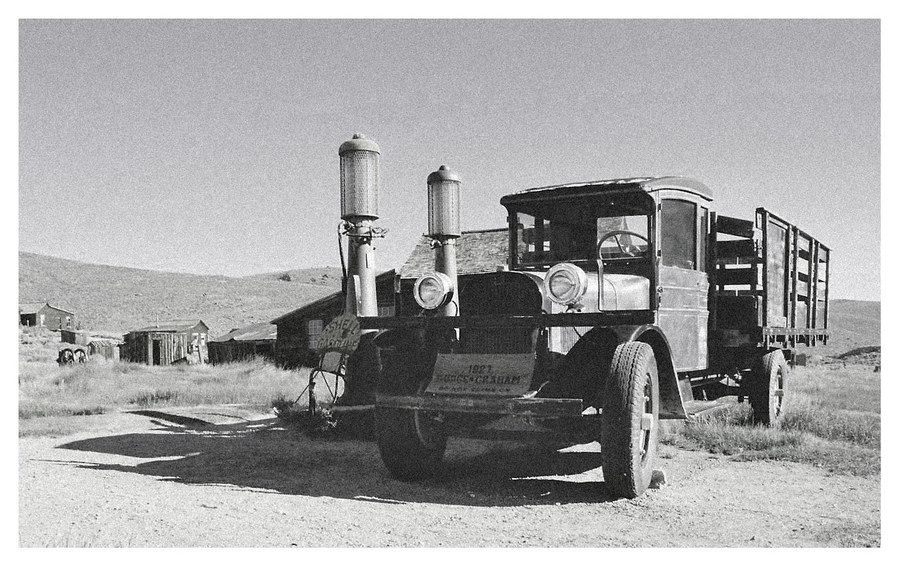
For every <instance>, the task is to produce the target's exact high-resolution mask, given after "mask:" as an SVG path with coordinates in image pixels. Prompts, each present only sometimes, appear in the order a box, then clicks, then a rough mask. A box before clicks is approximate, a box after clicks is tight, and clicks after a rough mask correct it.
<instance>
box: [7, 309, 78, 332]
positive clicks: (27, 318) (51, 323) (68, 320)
mask: <svg viewBox="0 0 900 567" xmlns="http://www.w3.org/2000/svg"><path fill="white" fill-rule="evenodd" d="M19 324H20V325H24V326H26V327H45V328H47V329H50V330H51V331H58V330H60V329H72V328H73V327H74V325H75V313H73V312H72V311H69V310H67V309H63V308H61V307H56V306H54V305H50V304H49V303H46V302H44V303H21V304H19Z"/></svg>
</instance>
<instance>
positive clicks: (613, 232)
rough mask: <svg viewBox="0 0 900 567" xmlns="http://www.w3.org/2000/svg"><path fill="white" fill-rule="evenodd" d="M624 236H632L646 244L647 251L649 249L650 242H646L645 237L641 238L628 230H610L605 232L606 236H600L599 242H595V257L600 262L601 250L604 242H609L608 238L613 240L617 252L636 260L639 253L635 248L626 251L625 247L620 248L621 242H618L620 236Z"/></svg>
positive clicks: (641, 236)
mask: <svg viewBox="0 0 900 567" xmlns="http://www.w3.org/2000/svg"><path fill="white" fill-rule="evenodd" d="M625 235H628V236H634V237H636V238H639V239H641V240H643V241H644V242H646V243H647V248H648V249H649V248H650V241H649V240H647V237H646V236H643V235H641V234H638V233H636V232H632V231H630V230H611V231H609V232H607V233H606V234H604V235H603V236H601V237H600V240H598V241H597V257H598V258H600V259H601V260H602V259H603V254H602V253H601V248H602V247H603V243H604V242H606V241H607V240H609V239H610V238H615V240H616V246H617V247H618V248H619V252H621V253H622V254H623V255H625V256H628V257H630V258H636V257H637V256H638V254H639V253H640V250H639V249H638V248H637V246H634V247H630V249H628V250H626V248H625V246H622V242H621V241H620V240H619V237H620V236H625Z"/></svg>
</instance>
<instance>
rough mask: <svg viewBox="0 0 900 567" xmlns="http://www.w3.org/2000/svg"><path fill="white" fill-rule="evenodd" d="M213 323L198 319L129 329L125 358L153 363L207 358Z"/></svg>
mask: <svg viewBox="0 0 900 567" xmlns="http://www.w3.org/2000/svg"><path fill="white" fill-rule="evenodd" d="M208 339H209V326H208V325H207V324H206V323H204V322H203V321H200V320H197V319H191V320H182V321H167V322H164V323H162V322H161V323H158V324H156V325H153V326H150V327H144V328H142V329H137V330H134V331H129V332H128V333H127V334H126V335H125V344H124V345H123V347H122V351H121V354H122V358H123V359H124V360H127V361H129V362H138V363H142V364H148V365H152V366H158V365H167V364H173V363H176V362H177V363H188V364H198V363H199V364H203V363H205V362H206V361H207V358H208V355H207V342H208Z"/></svg>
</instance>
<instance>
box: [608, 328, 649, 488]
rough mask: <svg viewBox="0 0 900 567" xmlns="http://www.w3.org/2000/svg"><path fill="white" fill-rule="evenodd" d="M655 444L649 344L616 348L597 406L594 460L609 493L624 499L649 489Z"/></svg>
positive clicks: (635, 343) (624, 344)
mask: <svg viewBox="0 0 900 567" xmlns="http://www.w3.org/2000/svg"><path fill="white" fill-rule="evenodd" d="M658 443H659V373H658V371H657V367H656V357H655V356H654V354H653V349H652V348H651V347H650V345H648V344H646V343H641V342H635V341H631V342H627V343H623V344H621V345H619V346H618V347H616V350H615V353H614V354H613V359H612V365H611V367H610V375H609V379H608V380H607V381H606V390H605V395H604V403H603V414H602V422H601V430H600V457H601V460H602V463H603V478H604V479H605V481H606V484H607V486H609V488H610V490H611V491H612V492H613V493H614V494H616V495H618V496H624V497H625V498H635V497H637V496H640V495H641V494H643V492H644V491H645V490H646V489H647V487H648V486H649V485H650V478H651V477H652V475H653V463H654V461H655V459H656V448H657V445H658Z"/></svg>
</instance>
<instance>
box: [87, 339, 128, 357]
mask: <svg viewBox="0 0 900 567" xmlns="http://www.w3.org/2000/svg"><path fill="white" fill-rule="evenodd" d="M121 344H122V343H121V342H119V341H117V340H115V339H106V338H96V339H91V340H90V342H88V344H87V347H88V353H89V354H90V355H91V356H92V357H94V356H100V357H103V358H105V359H107V360H119V347H120V346H121Z"/></svg>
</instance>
